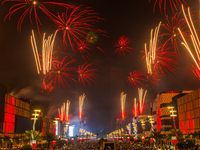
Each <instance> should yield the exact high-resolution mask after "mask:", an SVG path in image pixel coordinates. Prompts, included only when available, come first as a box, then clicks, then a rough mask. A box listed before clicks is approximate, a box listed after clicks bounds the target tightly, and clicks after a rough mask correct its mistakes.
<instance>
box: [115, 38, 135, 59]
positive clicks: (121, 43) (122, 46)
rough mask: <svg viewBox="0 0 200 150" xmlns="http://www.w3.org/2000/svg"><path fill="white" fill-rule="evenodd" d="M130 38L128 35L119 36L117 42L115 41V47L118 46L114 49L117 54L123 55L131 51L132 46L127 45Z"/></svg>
mask: <svg viewBox="0 0 200 150" xmlns="http://www.w3.org/2000/svg"><path fill="white" fill-rule="evenodd" d="M130 42H131V41H130V40H129V38H128V37H125V36H121V37H120V38H119V40H118V41H117V43H115V47H118V48H117V49H116V50H115V53H117V54H118V56H119V55H120V54H121V53H122V54H123V55H124V56H125V53H126V52H128V53H131V52H130V50H133V48H131V47H128V45H129V44H130Z"/></svg>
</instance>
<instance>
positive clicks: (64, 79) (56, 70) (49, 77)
mask: <svg viewBox="0 0 200 150" xmlns="http://www.w3.org/2000/svg"><path fill="white" fill-rule="evenodd" d="M75 61H76V59H73V58H72V59H71V60H69V61H68V55H67V56H65V57H64V58H63V59H62V61H59V60H58V59H54V60H53V61H52V69H51V70H50V72H49V73H48V74H46V75H45V77H44V79H43V84H44V85H51V86H52V87H53V88H56V84H58V85H59V88H60V90H61V86H63V87H64V88H65V89H67V87H66V86H68V87H69V88H70V86H69V84H68V81H74V82H77V81H76V78H77V77H76V76H75V75H73V74H72V73H73V72H75V71H76V70H77V68H75V67H70V66H69V65H70V64H71V63H73V62H75ZM57 82H58V83H57ZM61 91H62V90H61Z"/></svg>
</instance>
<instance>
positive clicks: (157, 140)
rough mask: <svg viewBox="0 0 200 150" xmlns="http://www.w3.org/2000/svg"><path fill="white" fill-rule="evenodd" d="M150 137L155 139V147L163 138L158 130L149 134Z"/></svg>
mask: <svg viewBox="0 0 200 150" xmlns="http://www.w3.org/2000/svg"><path fill="white" fill-rule="evenodd" d="M150 138H154V139H155V140H156V147H157V146H158V145H159V143H160V142H161V141H162V139H163V138H164V136H163V134H161V132H160V131H159V132H158V131H153V132H152V133H151V135H150Z"/></svg>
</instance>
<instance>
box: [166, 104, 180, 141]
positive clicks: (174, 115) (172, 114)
mask: <svg viewBox="0 0 200 150" xmlns="http://www.w3.org/2000/svg"><path fill="white" fill-rule="evenodd" d="M167 108H168V109H169V110H170V117H172V119H173V125H174V129H175V135H176V137H177V138H178V134H177V133H176V124H175V118H174V117H176V116H177V115H176V114H175V112H176V110H174V107H173V106H170V107H167Z"/></svg>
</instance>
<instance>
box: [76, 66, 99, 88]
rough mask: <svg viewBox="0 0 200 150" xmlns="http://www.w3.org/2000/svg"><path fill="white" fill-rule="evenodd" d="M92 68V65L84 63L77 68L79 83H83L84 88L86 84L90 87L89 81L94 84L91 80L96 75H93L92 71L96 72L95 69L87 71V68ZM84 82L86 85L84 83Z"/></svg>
mask: <svg viewBox="0 0 200 150" xmlns="http://www.w3.org/2000/svg"><path fill="white" fill-rule="evenodd" d="M91 66H92V63H90V64H87V63H84V64H83V65H81V66H79V67H78V70H77V72H78V79H79V82H80V83H83V85H84V86H86V83H88V84H89V85H90V81H93V82H95V81H94V80H93V79H95V78H96V76H97V74H95V73H94V71H97V70H96V69H89V67H91ZM85 82H86V83H85Z"/></svg>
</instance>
